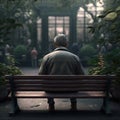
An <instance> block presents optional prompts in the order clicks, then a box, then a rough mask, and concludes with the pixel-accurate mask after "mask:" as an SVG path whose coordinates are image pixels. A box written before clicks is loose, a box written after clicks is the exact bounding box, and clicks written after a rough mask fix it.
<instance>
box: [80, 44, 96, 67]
mask: <svg viewBox="0 0 120 120" xmlns="http://www.w3.org/2000/svg"><path fill="white" fill-rule="evenodd" d="M96 52H97V50H96V49H95V48H94V47H93V46H91V45H90V44H86V45H84V46H83V47H82V48H81V49H80V58H81V61H82V64H83V65H84V66H85V65H89V61H90V59H91V58H92V57H93V56H94V55H95V54H96Z"/></svg>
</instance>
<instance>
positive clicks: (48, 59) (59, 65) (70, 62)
mask: <svg viewBox="0 0 120 120" xmlns="http://www.w3.org/2000/svg"><path fill="white" fill-rule="evenodd" d="M43 61H44V63H42V64H41V68H40V70H39V74H51V75H52V74H53V75H60V74H61V75H73V74H83V70H82V66H81V64H80V59H79V58H78V56H76V55H75V54H72V53H71V52H69V51H68V50H67V49H66V48H65V47H59V48H57V49H55V50H54V51H53V52H51V53H49V54H47V55H46V56H45V57H44V58H43ZM45 66H46V67H45Z"/></svg>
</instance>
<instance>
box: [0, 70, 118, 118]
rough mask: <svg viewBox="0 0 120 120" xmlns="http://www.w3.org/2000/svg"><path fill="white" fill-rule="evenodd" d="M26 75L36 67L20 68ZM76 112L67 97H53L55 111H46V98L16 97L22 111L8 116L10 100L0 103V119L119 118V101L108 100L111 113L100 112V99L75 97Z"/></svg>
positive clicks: (34, 71) (35, 71)
mask: <svg viewBox="0 0 120 120" xmlns="http://www.w3.org/2000/svg"><path fill="white" fill-rule="evenodd" d="M22 71H23V73H24V74H26V75H32V74H36V75H37V74H38V68H37V69H33V68H22ZM77 101H78V104H77V108H78V111H77V112H71V111H70V102H69V99H55V102H56V104H55V109H56V110H57V111H56V112H52V113H50V112H48V109H47V100H46V99H41V100H40V99H29V100H28V99H18V104H19V107H20V109H21V110H22V112H20V113H19V114H17V115H16V116H14V117H9V116H8V112H9V110H10V100H6V101H4V102H1V103H0V120H38V119H41V120H68V119H69V120H80V119H81V120H120V103H117V102H115V101H113V100H111V102H110V106H111V109H112V115H111V116H106V115H104V114H103V113H101V112H100V111H99V110H100V107H101V105H102V100H101V99H95V100H93V99H77Z"/></svg>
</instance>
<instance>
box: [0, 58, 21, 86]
mask: <svg viewBox="0 0 120 120" xmlns="http://www.w3.org/2000/svg"><path fill="white" fill-rule="evenodd" d="M7 61H9V62H8V64H4V63H0V85H3V84H5V75H17V74H22V72H21V70H20V69H19V68H18V67H16V66H15V60H14V58H13V57H12V56H10V57H8V58H7Z"/></svg>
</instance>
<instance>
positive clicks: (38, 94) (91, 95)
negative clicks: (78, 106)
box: [16, 91, 105, 98]
mask: <svg viewBox="0 0 120 120" xmlns="http://www.w3.org/2000/svg"><path fill="white" fill-rule="evenodd" d="M16 96H17V98H51V97H52V98H101V97H102V98H104V97H105V94H104V93H103V92H96V91H90V92H85V91H84V92H79V93H59V94H58V93H46V92H33V91H32V92H31V91H30V92H25V91H23V92H17V93H16Z"/></svg>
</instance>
